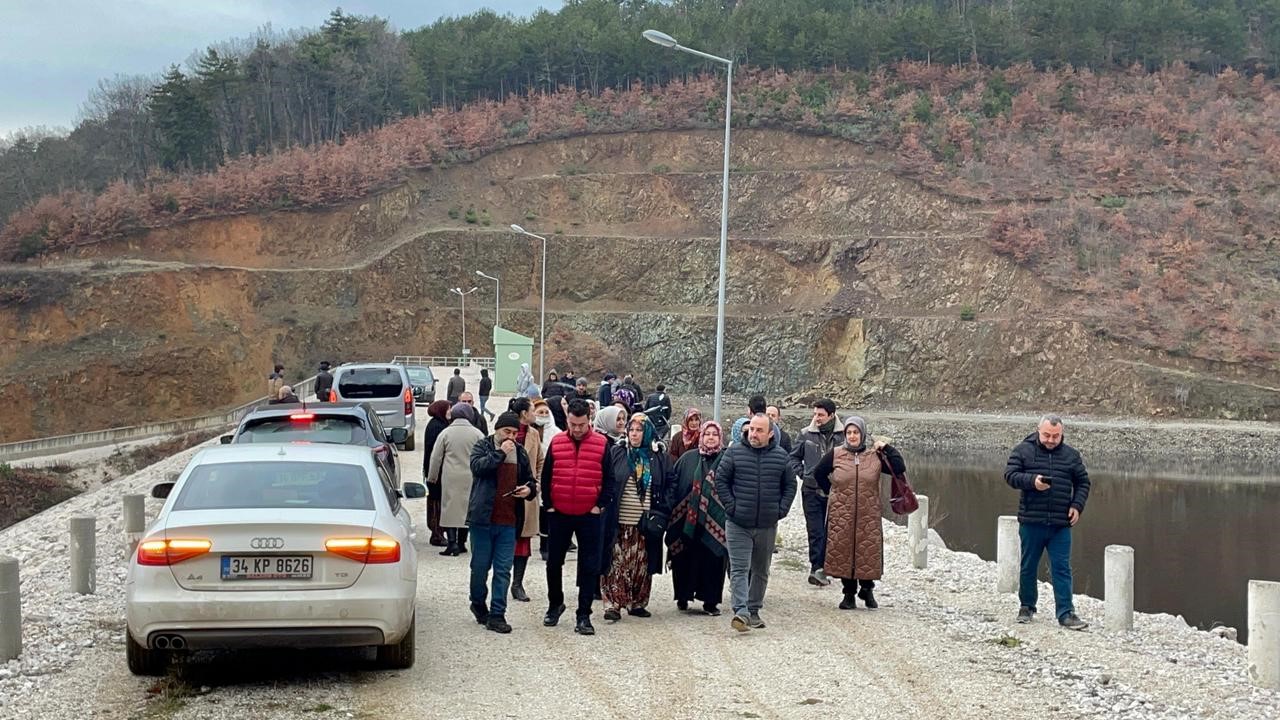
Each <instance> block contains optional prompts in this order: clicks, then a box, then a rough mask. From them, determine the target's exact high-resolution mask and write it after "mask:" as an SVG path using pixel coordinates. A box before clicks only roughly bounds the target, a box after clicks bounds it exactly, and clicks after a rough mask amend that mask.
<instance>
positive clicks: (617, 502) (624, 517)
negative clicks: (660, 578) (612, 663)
mask: <svg viewBox="0 0 1280 720" xmlns="http://www.w3.org/2000/svg"><path fill="white" fill-rule="evenodd" d="M671 465H672V463H671V455H669V454H668V453H667V448H666V446H665V445H663V444H662V442H660V441H659V440H658V436H657V432H656V431H655V430H654V427H653V423H652V422H650V421H649V418H648V416H646V415H645V414H644V413H636V414H635V415H633V416H632V417H631V420H630V421H629V422H628V423H627V434H626V437H625V438H624V439H623V440H622V441H621V442H620V443H619V444H616V445H614V451H613V476H614V477H615V478H617V480H618V492H617V493H616V494H615V495H614V500H613V502H612V503H611V504H610V505H609V507H608V508H606V509H605V519H604V535H603V538H604V542H603V543H602V547H603V548H604V553H603V555H602V556H601V557H602V559H603V560H604V561H605V563H606V565H607V567H608V572H606V573H605V575H604V579H603V581H602V582H601V584H600V589H601V592H602V593H603V595H604V619H605V620H608V621H610V622H617V621H619V620H621V619H622V611H623V610H626V612H627V614H628V615H631V616H632V617H640V618H647V617H650V615H651V613H650V612H649V611H648V610H647V609H646V607H647V606H648V604H649V594H650V591H651V590H652V588H653V576H654V575H656V574H659V573H661V572H662V564H663V563H662V540H663V535H664V534H665V531H666V528H667V521H668V518H669V517H670V515H671V508H670V505H669V504H668V503H669V501H670V492H671V489H670V488H671ZM602 567H604V565H602Z"/></svg>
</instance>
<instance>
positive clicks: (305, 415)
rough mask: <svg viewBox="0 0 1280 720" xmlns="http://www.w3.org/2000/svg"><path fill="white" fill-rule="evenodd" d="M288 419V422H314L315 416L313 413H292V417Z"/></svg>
mask: <svg viewBox="0 0 1280 720" xmlns="http://www.w3.org/2000/svg"><path fill="white" fill-rule="evenodd" d="M289 419H290V420H315V419H316V414H315V413H294V414H293V415H290V416H289Z"/></svg>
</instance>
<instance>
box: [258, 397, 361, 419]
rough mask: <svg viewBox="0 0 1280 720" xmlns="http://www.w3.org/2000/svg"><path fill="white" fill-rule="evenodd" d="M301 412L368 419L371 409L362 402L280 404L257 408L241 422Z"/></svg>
mask: <svg viewBox="0 0 1280 720" xmlns="http://www.w3.org/2000/svg"><path fill="white" fill-rule="evenodd" d="M300 412H307V413H315V414H316V415H329V416H333V415H352V416H356V417H362V416H363V417H367V416H368V415H369V413H370V412H372V410H371V408H370V407H369V406H368V404H367V403H365V402H363V401H361V402H336V403H331V402H313V403H310V404H305V403H278V404H276V405H263V406H261V407H256V408H254V409H253V410H251V411H249V414H248V415H245V416H244V418H243V419H242V420H241V422H244V421H245V420H258V419H261V418H276V417H288V416H290V415H296V414H298V413H300Z"/></svg>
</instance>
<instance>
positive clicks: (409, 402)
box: [404, 388, 413, 415]
mask: <svg viewBox="0 0 1280 720" xmlns="http://www.w3.org/2000/svg"><path fill="white" fill-rule="evenodd" d="M404 414H405V415H412V414H413V388H408V389H406V390H405V391H404Z"/></svg>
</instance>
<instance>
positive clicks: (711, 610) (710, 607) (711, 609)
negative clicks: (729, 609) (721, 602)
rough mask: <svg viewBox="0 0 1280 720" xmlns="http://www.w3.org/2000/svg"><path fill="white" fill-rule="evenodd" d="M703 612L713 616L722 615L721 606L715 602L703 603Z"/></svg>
mask: <svg viewBox="0 0 1280 720" xmlns="http://www.w3.org/2000/svg"><path fill="white" fill-rule="evenodd" d="M702 612H704V613H706V614H707V615H710V616H711V617H720V608H718V607H716V604H715V603H702Z"/></svg>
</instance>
